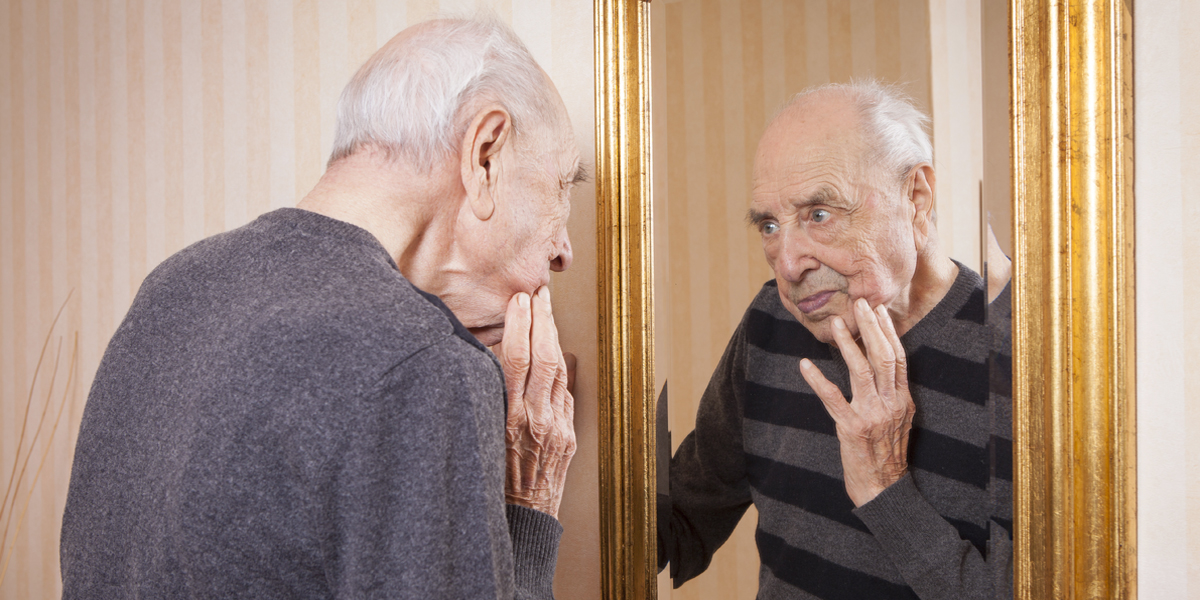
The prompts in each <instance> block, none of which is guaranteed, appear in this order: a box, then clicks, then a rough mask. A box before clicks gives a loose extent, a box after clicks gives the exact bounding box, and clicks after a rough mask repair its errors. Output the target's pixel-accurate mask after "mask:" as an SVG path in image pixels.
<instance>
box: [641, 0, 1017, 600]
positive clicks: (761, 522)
mask: <svg viewBox="0 0 1200 600" xmlns="http://www.w3.org/2000/svg"><path fill="white" fill-rule="evenodd" d="M948 4H952V6H951V5H948ZM651 10H652V19H651V23H652V33H651V49H652V50H651V53H652V54H651V55H652V61H653V73H654V79H653V83H652V85H653V99H654V105H653V117H654V155H653V160H654V163H653V164H654V202H655V207H654V210H655V220H654V236H655V238H654V239H655V261H656V262H655V312H656V314H655V347H656V365H655V369H656V376H657V378H658V384H659V389H660V390H662V393H661V395H660V407H659V412H658V414H659V421H660V422H659V444H660V448H659V515H658V520H659V561H660V564H659V567H660V568H663V571H662V574H661V575H660V580H659V581H660V590H659V593H660V596H661V597H665V598H671V597H679V598H684V597H686V598H732V597H737V598H749V597H754V596H755V595H756V594H757V595H758V596H759V597H771V598H775V597H781V598H792V597H795V598H814V597H815V598H843V597H844V598H906V597H955V598H997V597H1009V596H1011V585H1012V583H1011V575H1010V572H1011V571H1010V568H1009V567H1010V562H1011V530H1012V474H1011V471H1012V466H1011V455H1012V450H1011V414H1010V413H1011V410H1010V405H1011V401H1010V396H1011V393H1010V389H1009V388H1010V385H1009V384H1008V382H1009V381H1011V372H1010V371H1009V363H1010V360H1009V358H1008V357H1009V356H1010V355H1011V344H1010V341H1009V336H1010V331H1011V327H1010V321H1009V310H1008V308H1007V307H1008V293H1007V290H1006V288H1005V284H1006V282H1007V278H1008V271H1009V267H1008V261H1007V259H1006V258H1005V256H1004V252H1005V249H1006V248H1007V246H1008V240H1007V237H1008V227H1007V222H1008V218H1009V214H1010V213H1009V208H1008V203H1009V197H1008V195H1009V192H1008V166H1007V165H1008V133H1007V131H1008V96H1007V94H1008V74H1007V62H1006V54H1007V35H1008V33H1007V23H1006V20H1005V16H1006V10H1007V9H1006V5H1004V4H1003V3H1000V2H994V1H992V0H982V1H981V0H972V1H969V2H963V3H939V2H929V1H928V0H925V1H915V0H914V1H909V0H877V1H871V0H863V1H856V2H826V1H784V0H780V1H766V0H739V1H737V2H715V1H691V0H678V1H675V2H671V1H665V2H656V3H654V4H653V5H652V9H651ZM798 92H803V93H800V94H799V95H797V93H798ZM989 222H991V223H995V224H997V225H998V227H996V229H998V230H999V236H997V237H993V236H991V235H989V234H988V231H989V229H988V227H987V225H988V223H989ZM1001 225H1002V226H1001ZM985 258H986V259H987V260H986V261H985V260H984V259H985ZM985 262H986V263H987V266H988V267H990V268H985ZM983 274H990V276H991V277H990V278H989V279H990V280H985V279H984V275H983ZM802 365H803V366H802ZM668 389H669V395H668V393H667V390H668ZM668 398H669V402H668V401H667V399H668ZM668 456H669V457H670V458H669V467H668V465H667V462H668ZM673 587H674V588H677V589H674V590H672V588H673Z"/></svg>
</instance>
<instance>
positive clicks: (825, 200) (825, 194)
mask: <svg viewBox="0 0 1200 600" xmlns="http://www.w3.org/2000/svg"><path fill="white" fill-rule="evenodd" d="M839 198H841V195H840V194H838V193H837V190H835V189H833V188H831V187H829V186H827V185H823V186H821V187H820V188H819V189H817V191H815V192H813V193H812V194H810V195H809V196H808V197H807V198H805V199H803V200H801V201H799V202H796V203H794V204H795V206H812V205H813V204H836V203H837V200H838V199H839Z"/></svg>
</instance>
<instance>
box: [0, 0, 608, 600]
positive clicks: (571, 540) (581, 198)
mask: <svg viewBox="0 0 1200 600" xmlns="http://www.w3.org/2000/svg"><path fill="white" fill-rule="evenodd" d="M476 4H479V5H484V6H489V7H491V9H492V10H493V11H494V12H495V13H496V14H498V15H499V16H500V18H502V19H504V20H506V21H508V22H510V23H512V24H513V26H514V28H515V29H516V30H517V32H518V33H519V34H520V35H521V36H522V38H523V39H524V40H525V41H526V42H527V44H528V45H529V47H530V49H531V50H532V51H533V53H534V55H535V56H536V57H537V58H538V60H539V62H540V63H541V64H542V66H543V67H544V68H546V70H547V71H548V72H549V73H550V75H551V77H552V78H553V79H554V81H555V83H556V84H557V85H558V88H559V90H560V92H561V93H562V95H563V97H564V100H565V102H566V104H567V108H568V111H569V112H570V114H571V116H572V119H573V121H574V126H575V131H576V135H577V138H578V140H579V144H580V149H581V150H580V151H581V153H582V154H583V156H584V157H590V156H594V154H595V152H594V150H593V148H594V142H593V140H594V111H593V106H594V104H593V103H594V99H593V96H594V83H593V63H592V4H591V2H590V0H519V1H516V2H514V1H512V0H497V1H495V2H484V1H482V0H480V1H479V2H474V1H472V0H455V1H442V2H439V1H437V0H408V1H405V0H345V1H332V0H223V1H222V0H205V1H196V0H4V1H3V2H0V490H3V489H5V488H6V487H8V488H9V489H8V491H7V492H0V493H4V494H5V496H4V498H6V503H5V505H4V506H5V508H4V512H3V513H2V514H0V517H2V519H0V532H2V533H3V536H4V537H3V538H2V539H0V543H2V547H3V550H2V551H0V569H2V568H4V567H7V571H6V574H5V575H4V580H3V583H2V584H0V598H3V599H7V598H13V599H18V598H19V599H35V598H54V597H57V596H58V595H59V587H60V586H59V582H58V531H59V524H60V519H61V514H62V507H63V502H64V500H65V494H66V485H67V481H68V477H69V467H70V463H71V458H72V451H73V443H74V439H73V437H74V432H75V431H77V429H78V424H79V419H80V416H81V412H82V409H83V404H84V399H85V397H86V390H87V389H88V386H89V385H90V382H91V378H92V375H93V374H94V373H95V370H96V367H97V365H98V363H99V360H100V357H101V354H102V352H103V350H104V347H105V345H106V344H107V342H108V338H109V337H110V336H111V334H112V332H113V331H114V329H115V327H116V326H117V324H118V323H119V322H120V319H121V318H122V317H123V315H124V313H125V311H126V310H127V308H128V306H129V304H130V302H131V300H132V298H133V295H134V293H135V292H136V290H137V288H138V285H139V284H140V282H141V280H142V278H143V277H144V276H145V275H146V273H147V272H148V271H149V270H150V269H152V268H153V267H154V266H155V265H157V264H158V263H159V262H160V261H162V260H163V259H164V258H165V257H167V256H168V255H170V254H171V253H173V252H175V251H177V250H179V249H181V248H183V247H184V246H186V245H188V244H190V243H192V242H194V241H196V240H199V239H201V238H202V237H205V236H207V235H211V234H214V233H217V232H221V231H225V230H228V229H231V228H234V227H237V226H240V225H242V224H244V223H246V222H248V221H250V220H252V219H253V218H254V217H256V216H257V215H259V214H261V213H263V212H266V211H268V210H271V209H273V208H276V207H282V206H290V205H293V204H294V203H295V202H296V200H297V199H298V198H299V197H300V196H302V195H303V194H304V193H305V192H307V191H308V189H309V188H310V187H311V186H312V185H313V183H314V182H316V180H317V178H318V177H319V176H320V174H321V172H322V170H323V165H324V161H325V158H326V156H327V154H328V150H329V147H330V144H331V137H332V131H333V112H334V111H333V109H334V104H335V102H336V100H337V97H338V94H339V93H340V92H341V88H342V86H343V85H344V83H345V82H346V81H347V80H348V79H349V77H350V75H351V74H352V73H353V71H354V69H356V68H357V66H358V65H359V64H360V63H361V62H362V61H363V60H364V59H365V58H366V57H367V56H369V55H370V54H371V53H372V52H373V51H374V50H375V49H376V48H377V47H378V46H379V45H380V44H381V43H383V42H384V41H386V40H387V39H389V38H390V37H391V36H392V35H394V34H395V33H396V32H397V31H399V30H400V29H402V28H403V27H404V26H405V25H406V24H408V23H412V22H415V21H418V20H422V19H424V18H426V17H428V16H430V15H432V14H434V13H436V12H438V11H451V12H454V11H463V10H470V9H472V8H473V7H474V6H475V5H476ZM593 196H594V192H593V188H592V187H590V186H585V187H584V188H583V189H580V190H579V191H578V195H577V197H576V201H575V207H574V209H573V211H572V216H571V223H570V231H571V235H572V238H573V239H572V241H573V245H574V249H575V265H576V266H575V268H574V269H572V271H571V272H569V273H566V274H563V275H556V276H555V279H554V282H553V286H554V288H555V290H554V294H555V304H556V308H557V309H558V310H557V311H556V313H557V320H558V322H559V324H560V329H561V330H562V339H563V344H564V347H565V348H566V349H567V350H570V351H573V352H575V353H576V354H577V355H579V357H580V373H579V377H578V386H577V390H576V396H577V398H578V402H577V406H578V408H577V415H578V417H577V421H578V429H579V447H580V450H579V453H578V455H577V456H576V458H575V460H574V462H573V463H572V470H571V479H570V481H569V487H568V491H567V494H566V498H565V500H564V506H563V511H562V515H561V516H562V520H563V522H564V525H565V527H566V533H565V536H564V540H563V546H562V549H561V554H560V569H559V572H560V573H563V572H569V573H570V574H571V577H570V578H566V577H563V578H560V579H559V581H558V582H557V589H558V590H559V595H560V596H562V597H570V598H589V597H591V598H594V597H598V595H599V591H598V590H599V566H598V564H597V563H598V555H599V543H598V536H599V532H598V527H599V525H598V521H597V518H596V515H597V510H598V507H597V505H596V502H597V501H596V497H597V493H596V485H597V483H596V482H597V467H596V456H595V447H596V439H595V435H596V434H595V431H596V404H597V402H596V398H595V381H596V374H595V364H596V318H595V313H596V285H595V280H596V278H595V266H594V265H595V242H594V240H595V207H594V202H593V201H592V200H591V198H592V197H593ZM68 298H69V300H68ZM64 302H66V304H65V308H64V310H63V312H62V317H61V319H60V320H59V322H58V324H57V326H55V327H53V329H52V328H51V324H52V322H53V320H54V317H55V314H56V311H57V310H58V309H59V307H60V306H62V305H63V303H64ZM48 333H50V334H52V335H51V336H50V338H49V346H48V350H47V352H46V358H45V360H44V361H43V362H42V363H41V370H40V372H39V375H40V376H39V377H38V378H37V380H36V385H35V381H34V376H35V371H37V367H38V358H39V355H40V354H41V351H42V346H43V342H44V341H45V340H47V335H48ZM76 336H77V337H76ZM76 339H77V340H78V345H77V346H76V345H75V340H76ZM76 347H77V353H76V352H75V348H76ZM73 358H77V360H75V361H73ZM56 364H57V370H55V365H56ZM71 365H74V368H70V367H71ZM55 373H57V375H56V376H54V377H52V375H53V374H55ZM68 379H70V387H69V388H68V387H67V384H68ZM31 387H32V389H33V394H32V396H30V389H31ZM30 398H31V401H30V400H29V399H30ZM59 406H62V407H63V412H62V417H61V419H60V420H59V421H58V427H57V428H56V429H55V428H54V424H55V422H56V418H58V417H57V415H58V410H59ZM27 407H28V408H29V410H27ZM43 408H46V409H47V410H46V411H45V412H44V413H43ZM39 423H42V426H41V428H40V429H39V425H38V424H39ZM52 429H53V436H51V433H52ZM22 432H24V434H23V433H22ZM43 457H45V458H44V459H43ZM43 460H44V463H43ZM14 465H15V467H14ZM14 468H15V472H16V473H17V475H16V476H15V477H20V485H19V486H17V487H16V488H15V489H13V488H12V487H11V486H8V482H9V473H10V471H12V470H13V469H14ZM21 473H24V475H23V476H21V475H20V474H21ZM35 474H37V475H38V479H37V485H36V487H31V483H32V480H33V479H34V476H35ZM31 489H32V493H30V490H31ZM26 506H27V507H28V508H27V509H26V508H25V507H26ZM14 515H15V516H14ZM20 517H23V518H20ZM18 526H19V529H18Z"/></svg>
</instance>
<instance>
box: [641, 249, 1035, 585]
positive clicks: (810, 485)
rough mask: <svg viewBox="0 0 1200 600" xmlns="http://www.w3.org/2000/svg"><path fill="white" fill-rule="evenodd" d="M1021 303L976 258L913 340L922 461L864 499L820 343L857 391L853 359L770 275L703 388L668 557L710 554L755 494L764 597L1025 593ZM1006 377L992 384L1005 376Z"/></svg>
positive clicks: (840, 378)
mask: <svg viewBox="0 0 1200 600" xmlns="http://www.w3.org/2000/svg"><path fill="white" fill-rule="evenodd" d="M1010 316H1011V310H1010V308H1009V295H1008V291H1007V290H1005V292H1004V293H1003V294H1002V295H1001V296H1000V297H999V298H998V299H997V300H996V301H995V302H993V303H992V304H991V306H990V307H989V306H987V305H986V295H985V288H984V283H983V281H982V279H981V278H980V277H979V275H977V274H976V273H974V272H973V271H971V270H970V269H968V268H966V267H965V266H963V265H961V264H960V265H959V275H958V277H957V279H956V280H955V282H954V284H953V286H952V287H951V289H950V291H949V292H947V294H946V296H945V297H944V298H943V299H942V300H941V302H940V303H939V304H938V305H937V306H936V307H935V308H934V309H933V310H932V311H931V312H930V313H929V314H928V315H927V316H926V317H925V318H924V319H922V320H921V321H920V322H919V323H917V324H916V326H914V327H913V328H912V329H911V330H910V331H908V332H907V333H905V335H904V336H902V338H901V341H902V343H903V345H904V347H905V350H906V353H907V356H908V366H909V380H910V389H911V392H912V396H913V401H914V402H915V404H916V415H915V417H914V423H913V430H912V434H911V437H910V446H909V455H908V457H909V474H907V475H905V476H904V478H903V479H901V480H900V481H899V482H897V483H896V484H894V485H892V486H891V487H889V488H888V489H886V490H885V491H884V492H883V493H881V494H880V495H879V496H877V497H876V498H875V499H874V500H872V501H871V502H868V503H867V504H865V505H863V506H862V507H859V508H857V509H856V508H855V507H854V504H853V503H852V502H851V501H850V498H849V496H848V495H847V494H846V490H845V487H844V483H843V480H842V465H841V459H840V455H839V452H838V441H837V437H836V433H835V430H834V422H833V419H832V418H831V417H830V416H829V414H828V413H827V412H826V410H825V408H824V406H823V405H822V403H821V401H820V399H819V398H818V397H817V396H816V394H814V393H813V391H812V389H811V388H810V387H809V386H808V384H807V383H806V382H805V381H804V379H803V377H801V375H800V372H799V369H798V367H797V363H798V361H799V359H800V358H801V357H808V358H809V359H811V360H812V361H813V362H814V363H816V365H817V366H818V367H819V368H820V369H821V372H822V373H824V374H825V376H826V377H827V378H829V380H830V381H832V382H834V383H835V384H837V385H838V387H839V388H841V390H842V393H843V394H844V395H845V396H846V397H847V398H850V397H851V395H850V385H849V377H848V374H847V368H846V364H845V362H844V361H843V360H842V359H841V357H840V355H839V353H838V351H837V350H836V348H834V347H833V346H830V345H828V344H824V343H821V342H819V341H817V340H816V338H814V337H813V336H812V335H811V334H810V333H809V332H808V330H807V329H805V328H804V326H803V325H801V324H800V323H799V322H798V321H796V319H795V318H794V317H792V315H791V314H790V313H788V312H787V310H786V309H785V308H784V307H783V305H782V304H781V302H780V300H779V293H778V289H777V287H776V284H775V282H774V281H771V282H768V283H767V284H766V285H764V286H763V288H762V290H761V291H760V292H759V294H758V296H757V297H756V298H755V299H754V301H753V302H752V303H751V305H750V308H749V309H748V310H747V311H746V314H745V316H744V317H743V319H742V322H741V324H740V325H739V326H738V328H737V330H736V331H735V333H734V335H733V338H732V339H731V340H730V342H729V346H728V347H727V348H726V350H725V354H724V356H723V357H722V358H721V361H720V363H719V364H718V366H717V369H716V371H715V373H714V374H713V376H712V379H711V381H710V382H709V385H708V389H707V390H706V391H705V393H704V396H703V398H702V400H701V403H700V409H699V412H698V414H697V417H696V429H695V430H694V431H693V432H692V433H690V434H689V435H688V436H687V438H685V439H684V441H683V442H682V443H681V445H680V446H679V449H678V450H677V451H676V453H675V456H674V457H673V458H672V460H671V466H670V488H669V498H668V497H667V496H660V498H659V563H660V567H661V566H663V565H665V563H666V562H667V561H668V560H669V561H670V564H671V576H672V578H673V579H674V581H675V585H676V587H678V586H679V585H680V584H682V583H683V582H684V581H687V580H688V579H691V578H692V577H695V576H696V575H698V574H700V573H701V572H702V571H704V569H705V568H707V566H708V564H709V561H710V560H711V558H712V554H713V552H715V551H716V549H717V548H718V547H719V546H720V545H721V544H722V543H724V542H725V540H726V539H728V537H729V535H730V534H731V533H732V531H733V529H734V527H735V526H736V525H737V522H738V520H739V519H741V517H742V515H743V514H744V513H745V511H746V508H747V507H748V506H749V505H750V503H754V505H755V507H757V509H758V514H759V521H758V527H757V530H756V533H755V540H756V542H757V545H758V551H759V556H760V558H761V560H762V567H761V570H760V573H759V593H758V597H759V598H765V599H773V598H822V599H828V600H840V599H846V600H850V599H884V598H921V599H923V600H929V599H933V598H947V599H951V598H953V599H965V598H988V599H992V598H1010V597H1011V587H1012V572H1011V556H1012V542H1011V540H1012V534H1011V531H1012V441H1011V440H1012V434H1011V422H1012V418H1011V399H1010V397H1011V389H1010V388H1011V383H1010V382H1011V370H1010V367H1009V365H1010V364H1011V360H1010V358H1009V357H1010V356H1011V350H1010V348H1011V331H1010V327H1009V323H1010V322H1011V319H1010ZM989 381H990V385H989Z"/></svg>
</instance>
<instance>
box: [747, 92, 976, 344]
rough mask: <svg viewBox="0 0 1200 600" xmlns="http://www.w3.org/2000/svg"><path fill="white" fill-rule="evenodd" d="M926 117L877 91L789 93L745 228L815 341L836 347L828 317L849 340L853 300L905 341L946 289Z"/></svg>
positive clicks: (759, 167)
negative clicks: (888, 321)
mask: <svg viewBox="0 0 1200 600" xmlns="http://www.w3.org/2000/svg"><path fill="white" fill-rule="evenodd" d="M926 120H927V119H926V118H925V117H924V116H923V115H922V114H921V113H920V112H919V111H917V110H916V109H915V108H913V107H912V105H911V103H909V102H908V101H907V100H905V99H904V98H903V97H902V96H899V95H898V94H896V93H895V92H894V91H892V90H890V89H888V88H885V87H883V86H880V85H879V84H875V83H865V84H849V85H830V86H823V87H820V88H815V89H813V90H809V91H807V92H804V93H801V94H799V95H797V96H796V97H795V98H793V99H792V101H791V102H789V103H788V105H787V106H785V107H784V108H783V109H782V110H781V111H780V112H779V114H778V115H776V117H775V118H774V119H773V120H772V121H771V123H770V125H769V126H768V127H767V130H766V132H765V133H764V134H763V137H762V140H761V141H760V143H759V147H758V150H757V152H756V154H755V161H754V175H753V178H754V184H753V185H754V188H753V200H752V204H751V209H750V220H751V222H752V223H754V224H755V226H757V228H758V229H759V231H760V232H761V233H762V238H763V249H764V251H765V253H766V257H767V262H768V263H769V264H770V265H771V268H772V269H773V270H774V271H775V278H776V282H777V283H778V287H779V294H780V298H781V300H782V301H783V304H784V306H785V307H786V308H787V309H788V310H789V312H791V313H792V314H793V315H794V316H795V317H796V318H797V320H799V321H800V322H801V323H802V324H803V325H804V326H805V327H807V328H808V329H809V330H810V331H811V332H812V333H813V334H814V335H815V336H816V337H817V338H818V339H821V340H823V341H827V342H828V341H831V340H832V333H831V330H830V327H831V326H832V322H833V319H834V318H835V317H840V318H841V319H843V320H844V321H845V322H846V324H847V326H848V327H850V329H851V331H852V332H855V333H856V332H857V326H856V322H855V319H854V313H853V310H852V309H851V307H852V306H853V302H854V301H855V300H857V299H858V298H865V299H866V300H867V302H868V303H869V304H870V305H871V306H878V305H884V306H886V307H887V308H888V311H889V312H890V313H891V314H892V317H893V319H895V320H896V327H897V330H898V331H900V332H901V333H903V332H904V331H905V330H907V328H908V327H909V326H911V325H912V324H914V323H915V322H916V321H917V320H919V319H920V318H921V317H923V316H924V314H925V313H926V312H927V311H928V310H929V308H931V307H932V305H930V304H929V302H930V301H931V300H932V301H934V304H936V300H939V299H940V298H941V297H942V296H943V295H944V293H945V290H946V289H949V284H950V283H952V280H951V281H946V277H945V275H946V273H947V272H948V271H953V269H954V267H953V263H951V262H950V261H949V259H948V258H946V257H945V256H944V255H942V254H941V253H940V249H939V248H938V245H937V242H936V230H935V229H934V227H933V209H934V176H933V167H932V166H931V164H930V160H931V157H930V149H929V138H928V136H927V135H926V134H925V132H924V129H923V126H924V122H925V121H926ZM947 266H949V270H948V269H947V268H946V267H947ZM931 274H932V277H930V275H931Z"/></svg>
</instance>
